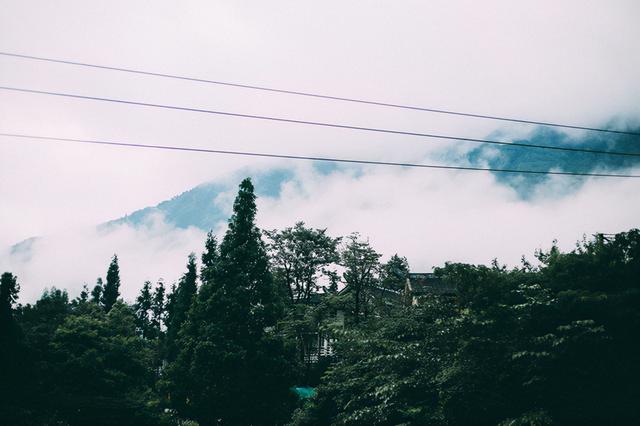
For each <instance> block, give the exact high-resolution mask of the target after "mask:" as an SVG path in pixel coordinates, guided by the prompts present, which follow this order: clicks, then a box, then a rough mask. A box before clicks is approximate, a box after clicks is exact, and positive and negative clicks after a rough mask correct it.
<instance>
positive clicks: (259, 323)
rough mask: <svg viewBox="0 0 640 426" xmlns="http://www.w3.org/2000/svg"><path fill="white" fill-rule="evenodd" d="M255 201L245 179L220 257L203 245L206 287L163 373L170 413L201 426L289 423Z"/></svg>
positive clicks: (274, 302) (284, 370)
mask: <svg viewBox="0 0 640 426" xmlns="http://www.w3.org/2000/svg"><path fill="white" fill-rule="evenodd" d="M255 198H256V197H255V195H254V188H253V184H252V183H251V180H249V179H245V180H244V181H242V183H241V184H240V190H239V192H238V196H237V198H236V200H235V202H234V205H233V216H232V217H231V219H230V220H229V227H228V230H227V233H226V234H225V236H224V239H223V240H222V243H221V244H220V250H219V253H218V252H217V250H216V249H215V244H214V241H215V240H214V239H213V238H212V237H211V235H209V237H208V239H207V246H208V247H207V251H206V254H207V256H206V258H207V259H208V260H210V261H211V262H210V263H209V264H208V265H207V263H208V261H207V260H205V256H203V261H204V263H205V265H204V266H206V268H205V270H204V271H206V274H205V272H204V271H203V275H206V280H205V281H204V282H203V285H202V288H201V289H200V292H199V294H198V297H197V299H196V302H195V304H194V306H193V309H192V311H191V313H190V317H189V320H188V321H187V322H186V323H185V326H184V328H183V332H182V333H181V336H180V337H181V340H180V348H181V350H180V354H179V356H178V358H177V361H176V362H175V363H174V364H173V366H172V367H171V369H170V370H171V372H170V376H171V377H172V379H171V380H172V381H173V386H174V389H175V391H174V392H173V393H172V398H173V402H174V404H175V406H176V408H177V409H178V410H179V411H181V412H183V414H185V415H187V416H189V417H193V418H195V419H197V420H198V421H199V423H200V424H201V425H203V426H208V425H218V424H225V425H226V424H234V425H248V424H255V425H258V424H281V423H284V422H285V421H286V419H287V417H288V415H289V411H288V410H289V408H290V405H289V404H290V401H291V400H290V391H289V387H290V386H291V377H290V376H289V374H290V371H291V365H290V364H289V360H290V359H292V356H291V357H289V354H288V353H287V352H286V351H285V349H284V346H283V343H282V341H281V340H280V339H279V338H278V336H277V335H276V333H275V331H274V326H275V325H276V322H277V320H278V319H279V318H280V316H281V315H282V311H283V303H282V301H281V300H280V297H279V293H278V292H277V291H276V288H275V286H274V283H273V279H272V276H271V273H270V271H269V262H268V258H267V253H266V249H265V245H264V243H263V241H262V240H261V232H260V230H259V229H258V228H257V226H256V225H255V216H256V204H255Z"/></svg>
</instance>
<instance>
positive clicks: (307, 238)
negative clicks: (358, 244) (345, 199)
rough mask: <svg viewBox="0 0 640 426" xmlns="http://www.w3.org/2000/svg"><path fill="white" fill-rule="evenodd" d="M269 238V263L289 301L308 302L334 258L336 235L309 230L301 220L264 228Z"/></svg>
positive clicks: (337, 239) (335, 258)
mask: <svg viewBox="0 0 640 426" xmlns="http://www.w3.org/2000/svg"><path fill="white" fill-rule="evenodd" d="M265 234H266V235H267V237H268V238H269V240H270V243H269V246H268V247H269V250H270V254H271V262H272V264H273V265H274V266H275V271H274V272H275V274H276V276H278V277H281V279H282V281H283V282H284V286H285V287H286V289H287V291H288V295H289V298H290V300H291V302H293V303H298V302H303V303H308V302H309V300H310V298H311V294H312V293H313V292H316V291H318V289H319V285H318V278H319V276H320V275H321V274H325V268H326V267H327V266H329V265H331V264H332V263H334V262H337V261H338V258H339V257H338V251H337V245H338V243H339V241H340V238H331V237H330V236H328V235H326V229H312V228H307V227H305V226H304V222H298V223H296V225H295V227H293V228H286V229H283V230H282V231H278V230H276V229H274V230H272V231H266V232H265Z"/></svg>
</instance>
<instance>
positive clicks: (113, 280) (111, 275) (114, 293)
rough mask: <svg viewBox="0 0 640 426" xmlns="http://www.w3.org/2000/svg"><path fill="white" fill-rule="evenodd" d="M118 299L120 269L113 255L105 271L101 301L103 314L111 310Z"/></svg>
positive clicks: (116, 257) (116, 258)
mask: <svg viewBox="0 0 640 426" xmlns="http://www.w3.org/2000/svg"><path fill="white" fill-rule="evenodd" d="M118 297H120V267H119V266H118V256H116V255H115V254H114V255H113V258H111V263H110V264H109V269H108V270H107V282H106V283H105V284H104V288H103V289H102V299H101V300H102V304H103V305H104V310H105V312H109V311H110V310H111V308H112V307H113V305H114V304H115V303H116V301H117V300H118Z"/></svg>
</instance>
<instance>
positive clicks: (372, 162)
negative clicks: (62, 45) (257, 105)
mask: <svg viewBox="0 0 640 426" xmlns="http://www.w3.org/2000/svg"><path fill="white" fill-rule="evenodd" d="M0 136H3V137H10V138H21V139H34V140H43V141H58V142H73V143H81V144H94V145H108V146H118V147H129V148H148V149H163V150H170V151H188V152H200V153H209V154H226V155H240V156H247V157H263V158H278V159H287V160H308V161H324V162H332V163H350V164H364V165H376V166H396V167H415V168H423V169H442V170H465V171H483V172H499V173H513V174H536V175H559V176H583V177H606V178H640V175H629V174H607V173H582V172H556V171H542V170H516V169H496V168H491V167H467V166H445V165H435V164H420V163H401V162H392V161H375V160H357V159H346V158H334V157H312V156H305V155H289V154H270V153H264V152H250V151H229V150H220V149H207V148H191V147H182V146H172V145H152V144H142V143H130V142H116V141H105V140H95V139H73V138H60V137H53V136H38V135H26V134H18V133H0Z"/></svg>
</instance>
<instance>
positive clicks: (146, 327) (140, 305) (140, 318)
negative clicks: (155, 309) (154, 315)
mask: <svg viewBox="0 0 640 426" xmlns="http://www.w3.org/2000/svg"><path fill="white" fill-rule="evenodd" d="M152 303H153V300H152V298H151V281H145V282H144V284H143V286H142V289H141V290H140V294H139V295H138V297H137V298H136V303H135V304H134V305H133V309H134V314H135V317H136V326H137V327H138V330H139V331H140V333H141V334H142V337H145V338H147V339H148V338H150V337H152V334H153V331H152V327H151V306H152Z"/></svg>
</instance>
